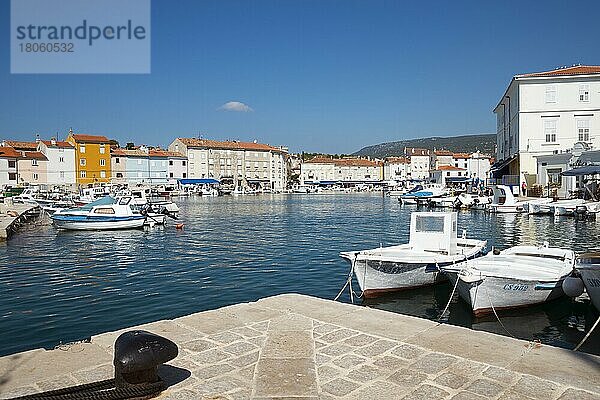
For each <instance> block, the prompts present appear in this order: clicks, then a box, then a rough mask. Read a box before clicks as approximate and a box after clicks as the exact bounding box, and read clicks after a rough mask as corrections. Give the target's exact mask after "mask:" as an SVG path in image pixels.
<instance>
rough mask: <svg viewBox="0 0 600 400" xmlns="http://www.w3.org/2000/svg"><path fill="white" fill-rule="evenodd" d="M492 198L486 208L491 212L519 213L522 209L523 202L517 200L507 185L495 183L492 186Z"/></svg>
mask: <svg viewBox="0 0 600 400" xmlns="http://www.w3.org/2000/svg"><path fill="white" fill-rule="evenodd" d="M493 190H494V199H493V200H492V203H491V204H489V206H488V210H489V211H490V212H492V213H521V212H523V211H524V205H525V202H523V201H517V199H516V198H515V196H514V195H513V193H512V191H511V188H510V187H509V186H504V185H497V186H494V187H493Z"/></svg>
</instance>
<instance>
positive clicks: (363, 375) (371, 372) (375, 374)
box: [348, 365, 389, 383]
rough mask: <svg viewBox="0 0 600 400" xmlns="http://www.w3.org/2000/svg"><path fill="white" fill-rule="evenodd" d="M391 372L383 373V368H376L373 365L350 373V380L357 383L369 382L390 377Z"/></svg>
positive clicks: (360, 367) (363, 366)
mask: <svg viewBox="0 0 600 400" xmlns="http://www.w3.org/2000/svg"><path fill="white" fill-rule="evenodd" d="M388 374H389V372H387V371H382V370H381V368H377V367H374V366H373V365H361V366H359V367H358V368H356V369H353V370H352V371H350V372H348V378H350V379H352V380H353V381H356V382H361V383H364V382H369V381H373V380H375V379H377V378H382V377H384V376H386V375H388Z"/></svg>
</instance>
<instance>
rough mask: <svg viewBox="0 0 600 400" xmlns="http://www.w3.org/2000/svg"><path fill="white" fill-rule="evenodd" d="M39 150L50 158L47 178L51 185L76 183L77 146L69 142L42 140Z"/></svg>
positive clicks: (38, 145)
mask: <svg viewBox="0 0 600 400" xmlns="http://www.w3.org/2000/svg"><path fill="white" fill-rule="evenodd" d="M37 151H39V152H40V153H42V154H43V155H44V156H45V157H46V158H47V160H48V165H47V171H46V177H47V178H46V180H47V183H48V184H49V185H74V184H75V182H76V179H75V148H74V147H73V145H72V144H70V143H68V142H61V141H57V140H56V139H51V140H40V141H39V142H38V143H37Z"/></svg>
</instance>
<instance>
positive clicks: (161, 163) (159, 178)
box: [111, 146, 187, 185]
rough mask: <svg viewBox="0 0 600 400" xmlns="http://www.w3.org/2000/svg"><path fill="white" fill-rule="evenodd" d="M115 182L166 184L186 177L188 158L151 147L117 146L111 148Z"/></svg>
mask: <svg viewBox="0 0 600 400" xmlns="http://www.w3.org/2000/svg"><path fill="white" fill-rule="evenodd" d="M111 170H112V182H113V183H128V184H132V185H136V184H164V183H169V182H173V183H174V182H176V180H177V179H178V178H180V179H181V178H185V177H186V175H187V173H186V172H179V171H181V170H184V171H187V166H186V158H185V157H183V155H182V154H180V153H175V152H170V151H164V150H155V149H150V148H148V147H146V146H139V147H138V148H135V149H122V148H115V149H112V150H111Z"/></svg>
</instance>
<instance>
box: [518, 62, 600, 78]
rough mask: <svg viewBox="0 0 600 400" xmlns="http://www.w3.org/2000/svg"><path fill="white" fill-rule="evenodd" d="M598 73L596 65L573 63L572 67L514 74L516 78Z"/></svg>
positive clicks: (599, 71)
mask: <svg viewBox="0 0 600 400" xmlns="http://www.w3.org/2000/svg"><path fill="white" fill-rule="evenodd" d="M591 74H600V66H598V65H574V66H572V67H565V68H557V69H553V70H551V71H543V72H533V73H530V74H521V75H516V76H515V77H516V78H528V77H536V76H566V75H591Z"/></svg>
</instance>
